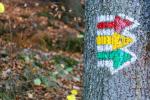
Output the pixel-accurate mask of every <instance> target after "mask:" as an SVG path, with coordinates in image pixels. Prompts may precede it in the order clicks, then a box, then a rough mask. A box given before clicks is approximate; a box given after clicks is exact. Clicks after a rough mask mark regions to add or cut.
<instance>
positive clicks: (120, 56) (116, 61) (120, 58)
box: [97, 49, 132, 69]
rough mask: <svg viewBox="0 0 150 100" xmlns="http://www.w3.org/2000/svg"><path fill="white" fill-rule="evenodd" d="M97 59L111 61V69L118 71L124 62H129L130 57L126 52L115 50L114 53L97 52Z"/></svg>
mask: <svg viewBox="0 0 150 100" xmlns="http://www.w3.org/2000/svg"><path fill="white" fill-rule="evenodd" d="M97 58H98V59H99V60H113V68H114V69H118V68H120V67H121V66H122V65H123V64H124V63H125V62H127V61H131V58H132V56H131V55H130V54H129V53H127V52H124V51H122V50H120V49H117V50H114V51H104V52H98V54H97Z"/></svg>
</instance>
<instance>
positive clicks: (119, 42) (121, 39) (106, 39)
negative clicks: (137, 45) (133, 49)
mask: <svg viewBox="0 0 150 100" xmlns="http://www.w3.org/2000/svg"><path fill="white" fill-rule="evenodd" d="M96 42H97V45H112V49H113V50H115V49H119V48H122V47H125V46H126V45H128V44H130V43H132V42H133V39H132V38H130V37H127V36H124V35H121V34H119V33H117V32H115V33H114V34H113V35H112V36H109V35H106V36H97V38H96Z"/></svg>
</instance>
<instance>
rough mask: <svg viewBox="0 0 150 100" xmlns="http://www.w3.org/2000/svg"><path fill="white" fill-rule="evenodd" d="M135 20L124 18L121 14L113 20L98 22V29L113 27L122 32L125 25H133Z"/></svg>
mask: <svg viewBox="0 0 150 100" xmlns="http://www.w3.org/2000/svg"><path fill="white" fill-rule="evenodd" d="M132 24H133V22H131V21H130V20H127V19H123V18H121V17H120V16H115V20H114V21H112V22H100V23H98V24H97V28H98V29H105V28H113V29H114V30H115V31H116V32H118V33H120V32H121V31H122V30H123V29H124V28H125V27H127V26H130V25H132Z"/></svg>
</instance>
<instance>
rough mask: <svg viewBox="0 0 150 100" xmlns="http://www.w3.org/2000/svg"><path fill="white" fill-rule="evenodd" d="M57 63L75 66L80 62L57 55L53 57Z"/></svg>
mask: <svg viewBox="0 0 150 100" xmlns="http://www.w3.org/2000/svg"><path fill="white" fill-rule="evenodd" d="M52 59H53V60H54V63H55V64H64V66H65V67H66V68H67V67H74V66H75V65H77V64H78V62H77V61H76V60H74V59H71V58H69V57H66V56H61V55H57V56H54V57H53V58H52Z"/></svg>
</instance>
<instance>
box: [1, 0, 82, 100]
mask: <svg viewBox="0 0 150 100" xmlns="http://www.w3.org/2000/svg"><path fill="white" fill-rule="evenodd" d="M1 2H2V3H3V4H4V6H5V12H4V13H2V14H0V80H1V81H0V100H66V97H67V96H68V95H69V94H71V93H70V91H71V90H77V91H78V94H77V95H76V100H81V94H82V93H81V92H82V70H83V55H82V53H83V37H84V1H83V0H1ZM70 100H71V99H70ZM72 100H74V99H72Z"/></svg>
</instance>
